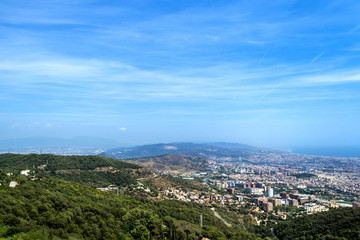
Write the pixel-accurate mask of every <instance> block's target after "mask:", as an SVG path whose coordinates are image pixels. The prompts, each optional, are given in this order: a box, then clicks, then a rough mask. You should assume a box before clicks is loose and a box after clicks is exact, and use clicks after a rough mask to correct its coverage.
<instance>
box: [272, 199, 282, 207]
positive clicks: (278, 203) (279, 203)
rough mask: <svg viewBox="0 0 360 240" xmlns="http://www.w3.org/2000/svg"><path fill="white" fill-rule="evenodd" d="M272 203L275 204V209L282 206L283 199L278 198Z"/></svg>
mask: <svg viewBox="0 0 360 240" xmlns="http://www.w3.org/2000/svg"><path fill="white" fill-rule="evenodd" d="M271 202H272V203H273V205H274V207H276V206H280V205H281V199H277V198H276V199H273V200H272V201H271Z"/></svg>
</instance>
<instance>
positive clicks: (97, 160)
mask: <svg viewBox="0 0 360 240" xmlns="http://www.w3.org/2000/svg"><path fill="white" fill-rule="evenodd" d="M0 168H2V169H4V170H6V171H9V172H13V173H15V174H16V173H19V172H20V170H24V169H31V170H32V172H33V173H35V175H36V176H38V177H42V176H54V177H57V178H61V179H65V180H70V181H75V182H77V183H82V184H85V185H87V186H92V187H104V186H108V185H110V184H112V185H117V186H127V185H129V184H135V183H136V178H138V177H144V176H147V175H149V174H151V173H150V172H149V171H144V170H143V169H141V167H140V166H138V165H135V164H132V163H127V162H124V161H121V160H114V159H111V158H105V157H100V156H59V155H52V154H40V155H38V154H2V155H0Z"/></svg>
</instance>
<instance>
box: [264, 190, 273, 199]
mask: <svg viewBox="0 0 360 240" xmlns="http://www.w3.org/2000/svg"><path fill="white" fill-rule="evenodd" d="M266 192H267V196H268V197H270V198H271V197H273V196H274V189H272V188H268V189H267V191H266Z"/></svg>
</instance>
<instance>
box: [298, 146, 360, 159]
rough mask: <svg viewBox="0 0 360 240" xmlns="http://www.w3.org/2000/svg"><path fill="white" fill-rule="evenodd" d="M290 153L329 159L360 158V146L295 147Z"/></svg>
mask: <svg viewBox="0 0 360 240" xmlns="http://www.w3.org/2000/svg"><path fill="white" fill-rule="evenodd" d="M291 153H296V154H306V155H317V156H329V157H358V158H360V146H355V147H345V146H332V147H314V146H310V147H295V148H292V149H291Z"/></svg>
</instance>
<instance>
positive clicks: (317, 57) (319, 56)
mask: <svg viewBox="0 0 360 240" xmlns="http://www.w3.org/2000/svg"><path fill="white" fill-rule="evenodd" d="M326 52H327V50H325V51H322V52H321V53H319V54H318V55H316V57H314V58H313V59H312V60H311V62H312V63H313V62H315V61H316V60H318V59H319V58H321V57H322V56H323V55H324V54H325V53H326Z"/></svg>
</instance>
